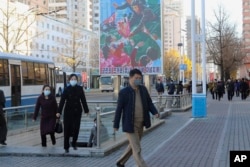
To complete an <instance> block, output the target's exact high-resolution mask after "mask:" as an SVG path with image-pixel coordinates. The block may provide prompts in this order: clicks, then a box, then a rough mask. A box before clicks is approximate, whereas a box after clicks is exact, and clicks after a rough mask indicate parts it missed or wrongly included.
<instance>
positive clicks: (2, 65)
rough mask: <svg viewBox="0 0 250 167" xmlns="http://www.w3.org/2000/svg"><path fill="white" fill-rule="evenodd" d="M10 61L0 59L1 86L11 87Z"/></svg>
mask: <svg viewBox="0 0 250 167" xmlns="http://www.w3.org/2000/svg"><path fill="white" fill-rule="evenodd" d="M9 85H10V83H9V70H8V61H7V60H4V59H0V86H9Z"/></svg>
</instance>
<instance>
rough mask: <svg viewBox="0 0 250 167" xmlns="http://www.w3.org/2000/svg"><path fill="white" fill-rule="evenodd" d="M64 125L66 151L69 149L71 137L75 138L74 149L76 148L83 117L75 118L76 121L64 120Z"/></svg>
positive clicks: (73, 141)
mask: <svg viewBox="0 0 250 167" xmlns="http://www.w3.org/2000/svg"><path fill="white" fill-rule="evenodd" d="M63 123H64V149H69V146H70V143H69V142H70V141H69V138H70V137H73V140H72V147H76V142H77V139H78V134H79V130H80V124H81V115H79V116H77V117H75V118H74V119H69V118H64V121H63Z"/></svg>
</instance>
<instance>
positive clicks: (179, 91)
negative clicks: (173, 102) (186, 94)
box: [176, 81, 183, 95]
mask: <svg viewBox="0 0 250 167" xmlns="http://www.w3.org/2000/svg"><path fill="white" fill-rule="evenodd" d="M182 93H183V84H182V81H179V84H178V85H177V90H176V94H177V95H179V94H182Z"/></svg>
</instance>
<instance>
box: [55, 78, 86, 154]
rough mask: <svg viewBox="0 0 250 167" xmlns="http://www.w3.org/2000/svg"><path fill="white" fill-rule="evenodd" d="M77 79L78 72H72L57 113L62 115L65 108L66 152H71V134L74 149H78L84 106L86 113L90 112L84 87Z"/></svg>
mask: <svg viewBox="0 0 250 167" xmlns="http://www.w3.org/2000/svg"><path fill="white" fill-rule="evenodd" d="M77 81H78V77H77V75H76V74H71V75H70V76H69V82H70V85H69V86H68V87H67V88H66V89H65V90H64V91H63V94H62V96H61V100H60V103H59V110H58V115H57V116H60V114H61V113H62V110H63V108H64V114H63V123H64V149H65V152H66V153H68V152H69V146H70V144H69V138H70V137H71V136H72V137H73V140H72V147H73V148H74V150H76V149H77V147H76V142H77V139H78V134H79V129H80V123H81V117H82V107H83V108H84V112H85V113H89V108H88V105H87V102H86V97H85V94H84V91H83V88H82V87H81V86H79V85H77Z"/></svg>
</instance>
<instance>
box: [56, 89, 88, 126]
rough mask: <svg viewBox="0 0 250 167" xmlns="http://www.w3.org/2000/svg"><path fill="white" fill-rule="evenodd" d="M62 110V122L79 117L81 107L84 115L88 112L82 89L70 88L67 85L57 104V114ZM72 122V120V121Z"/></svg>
mask: <svg viewBox="0 0 250 167" xmlns="http://www.w3.org/2000/svg"><path fill="white" fill-rule="evenodd" d="M64 103H65V108H64V120H65V118H73V119H74V117H75V116H76V117H81V115H82V106H83V109H84V112H85V113H88V112H89V108H88V105H87V101H86V97H85V94H84V91H83V88H82V87H81V86H79V85H76V86H74V87H73V86H71V85H69V86H68V87H67V88H66V89H65V90H64V91H63V94H62V96H61V100H60V103H59V109H58V112H59V113H60V114H61V113H62V111H63V107H64ZM72 121H74V120H72Z"/></svg>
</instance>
